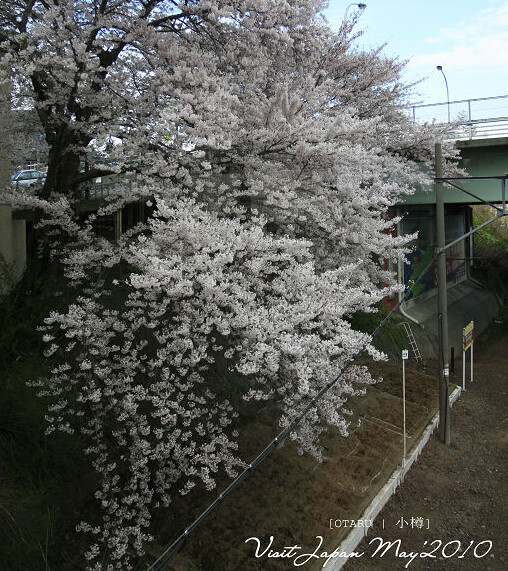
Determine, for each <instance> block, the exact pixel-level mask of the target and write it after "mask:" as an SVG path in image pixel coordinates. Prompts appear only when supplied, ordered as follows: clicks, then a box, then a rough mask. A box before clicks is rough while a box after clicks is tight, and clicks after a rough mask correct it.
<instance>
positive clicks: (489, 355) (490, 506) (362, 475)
mask: <svg viewBox="0 0 508 571" xmlns="http://www.w3.org/2000/svg"><path fill="white" fill-rule="evenodd" d="M507 340H508V326H507V324H506V323H505V324H497V325H494V326H493V329H492V330H491V332H490V336H489V339H488V341H483V342H482V343H476V344H475V379H474V382H473V383H472V384H471V385H469V386H468V388H467V391H466V392H464V393H463V394H462V395H461V397H460V398H459V400H458V402H457V403H456V404H455V406H454V407H453V409H452V414H451V438H452V443H451V445H450V446H449V447H447V446H445V445H444V444H442V443H441V442H439V440H438V438H437V434H435V435H434V436H433V437H431V441H430V442H429V443H428V445H427V446H426V448H425V450H424V451H423V453H422V454H421V455H420V457H419V459H418V460H417V462H416V463H415V464H414V465H413V467H412V468H411V470H410V472H409V474H408V475H407V476H406V478H405V481H404V483H403V485H402V486H401V487H400V488H399V489H398V491H397V493H396V494H395V496H394V497H393V498H392V499H391V500H390V502H389V503H388V504H387V506H386V507H385V509H384V511H383V512H382V513H381V514H380V515H379V516H378V518H376V521H375V524H374V527H373V528H372V529H370V530H369V534H368V535H367V539H366V541H364V542H363V543H362V544H361V545H360V546H359V547H358V548H357V550H356V551H357V552H358V553H360V552H363V553H364V555H363V556H362V557H360V558H355V560H354V561H353V560H351V561H349V562H348V563H347V564H346V566H345V567H344V569H345V570H346V571H363V570H365V569H381V570H385V569H386V570H387V571H389V570H390V571H391V570H396V569H404V568H410V569H419V570H425V569H429V570H455V569H460V570H469V569H486V570H488V569H491V570H501V569H503V570H504V569H508V552H507V545H508V542H507V541H506V536H507V531H508V526H507V523H508V518H507V508H506V498H507V497H508V489H507V479H506V460H507V440H508V439H507V416H506V410H507V408H506V403H507V390H506V384H505V383H506V370H507V364H508V341H507ZM457 368H458V369H459V370H458V371H457V374H456V376H455V379H454V380H455V382H457V383H459V382H461V374H462V371H461V366H460V363H458V364H457ZM434 369H435V366H433V367H429V368H427V369H425V368H422V367H421V366H419V367H418V368H417V369H416V368H415V367H414V366H413V367H411V366H409V367H408V369H407V372H406V373H407V374H406V385H407V406H406V416H407V428H408V448H411V447H412V446H413V445H414V443H415V442H417V440H418V438H419V435H420V434H421V432H422V431H423V429H424V428H425V427H426V426H427V424H428V422H429V420H430V419H431V418H432V416H433V415H434V414H435V412H436V410H437V380H436V371H435V370H434ZM383 376H384V379H385V380H384V381H383V383H381V384H379V385H376V386H375V387H372V388H371V389H370V390H369V392H368V394H367V396H366V397H363V398H362V399H360V400H359V401H358V402H357V403H356V404H355V405H354V409H355V416H356V417H361V418H362V419H363V422H362V424H361V426H360V427H359V428H358V429H356V430H355V431H353V433H352V434H351V435H350V436H349V437H348V438H342V437H340V435H339V434H338V433H335V432H329V433H328V434H327V435H326V438H325V439H324V445H325V451H326V460H325V461H324V462H323V463H321V464H318V463H316V461H315V460H314V459H313V458H310V457H307V456H299V455H298V454H297V452H296V450H295V448H294V447H293V446H292V445H291V444H288V443H286V444H285V445H284V446H283V447H281V448H280V449H277V450H276V451H275V452H274V453H272V454H271V455H270V456H269V457H268V458H267V459H266V460H265V461H264V462H263V464H262V465H261V466H260V467H258V468H257V470H255V471H254V472H253V474H252V475H251V476H250V477H249V478H247V480H245V481H244V482H243V483H242V485H241V486H240V487H239V488H238V489H237V490H236V491H235V492H234V493H233V494H232V495H231V496H229V497H228V498H227V499H226V500H224V501H223V503H222V504H221V505H220V506H219V507H218V508H217V509H216V510H214V512H212V514H211V515H209V516H208V517H207V518H206V519H205V520H204V521H203V522H202V523H201V524H200V525H199V526H198V527H197V528H196V530H195V531H194V532H193V533H192V534H191V535H190V536H189V538H188V540H187V542H186V544H185V545H184V547H183V548H182V549H181V551H180V552H179V554H178V555H177V556H176V557H175V558H174V559H173V560H172V563H171V567H170V569H173V570H175V571H192V570H205V569H206V570H207V571H208V570H210V571H223V570H224V571H226V570H228V571H229V570H231V571H233V570H234V571H236V570H240V569H241V570H245V571H249V570H260V569H263V570H264V569H267V570H271V569H277V570H278V569H292V568H296V567H304V568H306V569H309V570H311V569H312V570H314V569H319V568H321V566H322V564H323V563H324V562H325V560H326V559H325V558H321V557H320V558H317V557H309V558H305V557H303V555H305V554H310V553H314V551H315V550H316V549H317V548H318V546H319V550H318V551H316V553H320V554H321V553H322V552H323V551H324V552H328V553H330V552H332V551H333V550H334V549H336V548H337V547H338V545H339V544H340V542H341V540H342V539H343V538H344V537H345V536H346V534H347V532H348V531H350V529H348V528H347V524H346V523H344V520H355V521H358V519H360V518H361V516H362V513H363V511H364V510H365V508H366V507H367V506H368V505H369V503H370V501H371V499H372V498H373V497H374V496H375V494H376V493H377V492H378V490H379V489H380V488H381V486H382V485H383V484H384V483H385V481H386V480H387V478H388V477H389V475H390V474H391V473H392V472H393V470H394V469H395V468H396V467H397V466H398V465H400V462H401V456H402V430H401V429H402V404H401V394H402V381H401V379H402V374H401V367H400V363H394V364H388V365H385V366H384V367H383ZM274 418H275V417H274V415H272V414H271V413H270V412H268V413H266V414H265V415H264V416H262V417H261V418H259V417H256V419H255V420H253V421H252V425H251V426H249V427H246V431H247V432H249V433H250V434H251V435H252V434H255V437H254V438H250V439H249V441H248V443H247V444H246V445H245V448H244V450H243V451H242V453H243V457H244V458H246V459H252V458H254V457H255V456H256V454H257V453H258V452H259V451H260V450H261V449H262V447H263V445H266V443H268V442H269V441H270V439H271V438H273V437H274V436H275V434H276V433H277V426H276V423H275V422H274ZM227 484H228V482H227V481H225V482H224V485H222V487H221V485H219V488H218V491H220V490H222V489H224V488H225V487H226V486H227ZM217 495H218V494H217V490H216V491H215V492H214V493H211V494H202V495H201V496H198V497H196V498H195V499H194V500H193V503H192V504H189V500H190V496H185V501H182V502H180V503H179V502H178V501H176V502H175V504H174V506H173V507H174V511H173V514H174V519H173V520H172V522H164V521H160V522H159V525H160V526H161V527H160V529H161V530H162V534H161V536H159V537H161V538H162V537H163V536H165V539H164V540H163V541H164V542H165V540H166V538H169V541H168V543H171V541H172V539H174V538H175V537H176V536H177V535H175V531H176V529H177V528H178V529H180V531H181V530H183V529H184V528H185V527H186V526H187V525H189V524H190V523H191V522H192V521H193V519H194V518H195V517H196V516H197V515H199V513H201V511H202V510H203V509H204V508H205V507H206V506H207V505H208V503H209V502H210V501H212V500H213V499H215V497H216V496H217ZM337 522H341V523H340V527H337ZM427 528H428V529H427ZM272 536H273V540H271V539H270V538H271V537H272ZM319 537H322V538H323V539H322V545H320V541H321V540H320V539H319ZM375 537H381V538H382V539H383V540H384V541H387V540H390V541H395V540H397V539H400V540H401V545H400V548H399V552H398V554H399V557H394V556H393V555H392V554H391V553H392V552H393V551H395V548H396V545H395V544H394V546H393V547H392V548H391V550H389V552H388V553H386V554H385V555H384V556H381V554H380V552H378V553H377V554H375V555H374V556H373V553H374V551H375V549H374V547H375V545H377V543H376V542H375V541H374V542H373V543H372V544H371V545H368V542H369V541H372V540H373V538H375ZM250 538H252V539H250ZM434 540H438V541H441V543H432V541H434ZM488 542H492V547H491V548H490V543H488ZM161 543H162V542H161ZM468 546H469V549H468V552H466V553H465V554H464V555H463V557H461V554H463V552H464V550H465V549H466V548H467V547H468ZM160 547H161V546H159V548H160ZM289 547H294V549H292V550H291V549H287V548H289ZM284 548H286V549H284ZM433 548H436V551H435V552H433V554H436V555H437V557H436V558H435V559H433V558H432V557H430V556H429V557H426V558H423V557H417V558H416V559H414V560H413V561H410V562H409V564H408V561H409V559H410V558H411V556H408V557H403V553H405V554H408V553H409V552H417V553H418V554H420V553H422V552H423V553H425V552H426V550H427V551H428V552H430V551H432V549H433ZM489 548H490V549H489ZM443 550H444V551H443ZM157 551H158V550H157ZM455 551H456V553H455V555H453V553H454V552H455ZM159 552H160V551H159ZM484 553H486V554H485V556H483V557H481V558H480V556H482V555H483V554H484ZM155 554H156V551H155V550H154V552H153V555H155ZM475 554H476V555H475ZM298 555H302V557H300V559H297V557H298ZM406 566H407V567H406Z"/></svg>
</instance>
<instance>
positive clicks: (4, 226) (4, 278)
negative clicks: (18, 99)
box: [0, 75, 26, 294]
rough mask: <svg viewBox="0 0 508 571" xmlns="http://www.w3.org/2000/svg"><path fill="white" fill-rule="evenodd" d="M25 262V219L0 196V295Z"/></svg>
mask: <svg viewBox="0 0 508 571" xmlns="http://www.w3.org/2000/svg"><path fill="white" fill-rule="evenodd" d="M10 103H11V102H10V81H9V80H6V79H5V77H3V76H1V75H0V189H1V190H4V189H9V188H10V184H11V156H10V145H9V140H8V137H9V124H10V123H9V116H10ZM25 265H26V222H25V221H24V220H13V219H12V209H11V206H10V204H6V203H5V201H2V199H1V197H0V294H4V293H6V292H7V291H9V289H11V288H12V287H13V286H14V285H15V284H16V282H17V281H18V280H19V278H20V277H21V276H22V275H23V271H24V269H25Z"/></svg>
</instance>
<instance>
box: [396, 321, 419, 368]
mask: <svg viewBox="0 0 508 571" xmlns="http://www.w3.org/2000/svg"><path fill="white" fill-rule="evenodd" d="M401 325H402V327H403V328H404V331H405V333H406V335H407V338H408V340H409V346H410V347H411V351H413V354H414V356H415V359H416V362H417V363H418V362H420V361H421V360H422V356H421V354H420V349H418V345H417V343H416V339H415V336H414V335H413V332H412V331H411V326H410V325H409V323H408V322H407V321H403V322H402V323H401Z"/></svg>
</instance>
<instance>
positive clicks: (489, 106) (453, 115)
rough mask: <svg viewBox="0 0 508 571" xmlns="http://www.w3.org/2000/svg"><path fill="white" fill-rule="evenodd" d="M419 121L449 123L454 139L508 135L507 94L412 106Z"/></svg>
mask: <svg viewBox="0 0 508 571" xmlns="http://www.w3.org/2000/svg"><path fill="white" fill-rule="evenodd" d="M410 110H411V112H412V116H413V120H414V121H416V122H418V123H450V124H451V129H450V134H449V136H450V138H452V139H489V138H495V137H508V95H498V96H496V97H480V98H477V99H461V100H459V101H445V102H444V103H429V104H426V105H413V106H412V107H411V108H410Z"/></svg>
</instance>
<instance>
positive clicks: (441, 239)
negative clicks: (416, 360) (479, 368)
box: [435, 143, 450, 444]
mask: <svg viewBox="0 0 508 571" xmlns="http://www.w3.org/2000/svg"><path fill="white" fill-rule="evenodd" d="M435 150H436V179H438V180H437V181H436V230H437V252H438V258H437V288H438V316H439V317H440V356H441V359H440V363H439V366H440V371H439V437H440V439H441V441H442V442H444V443H445V444H450V401H449V394H448V380H449V375H450V366H449V363H448V300H447V291H446V250H445V245H446V236H445V216H444V198H443V188H444V185H443V182H442V181H441V180H440V179H442V178H443V154H442V148H441V143H436V149H435Z"/></svg>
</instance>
